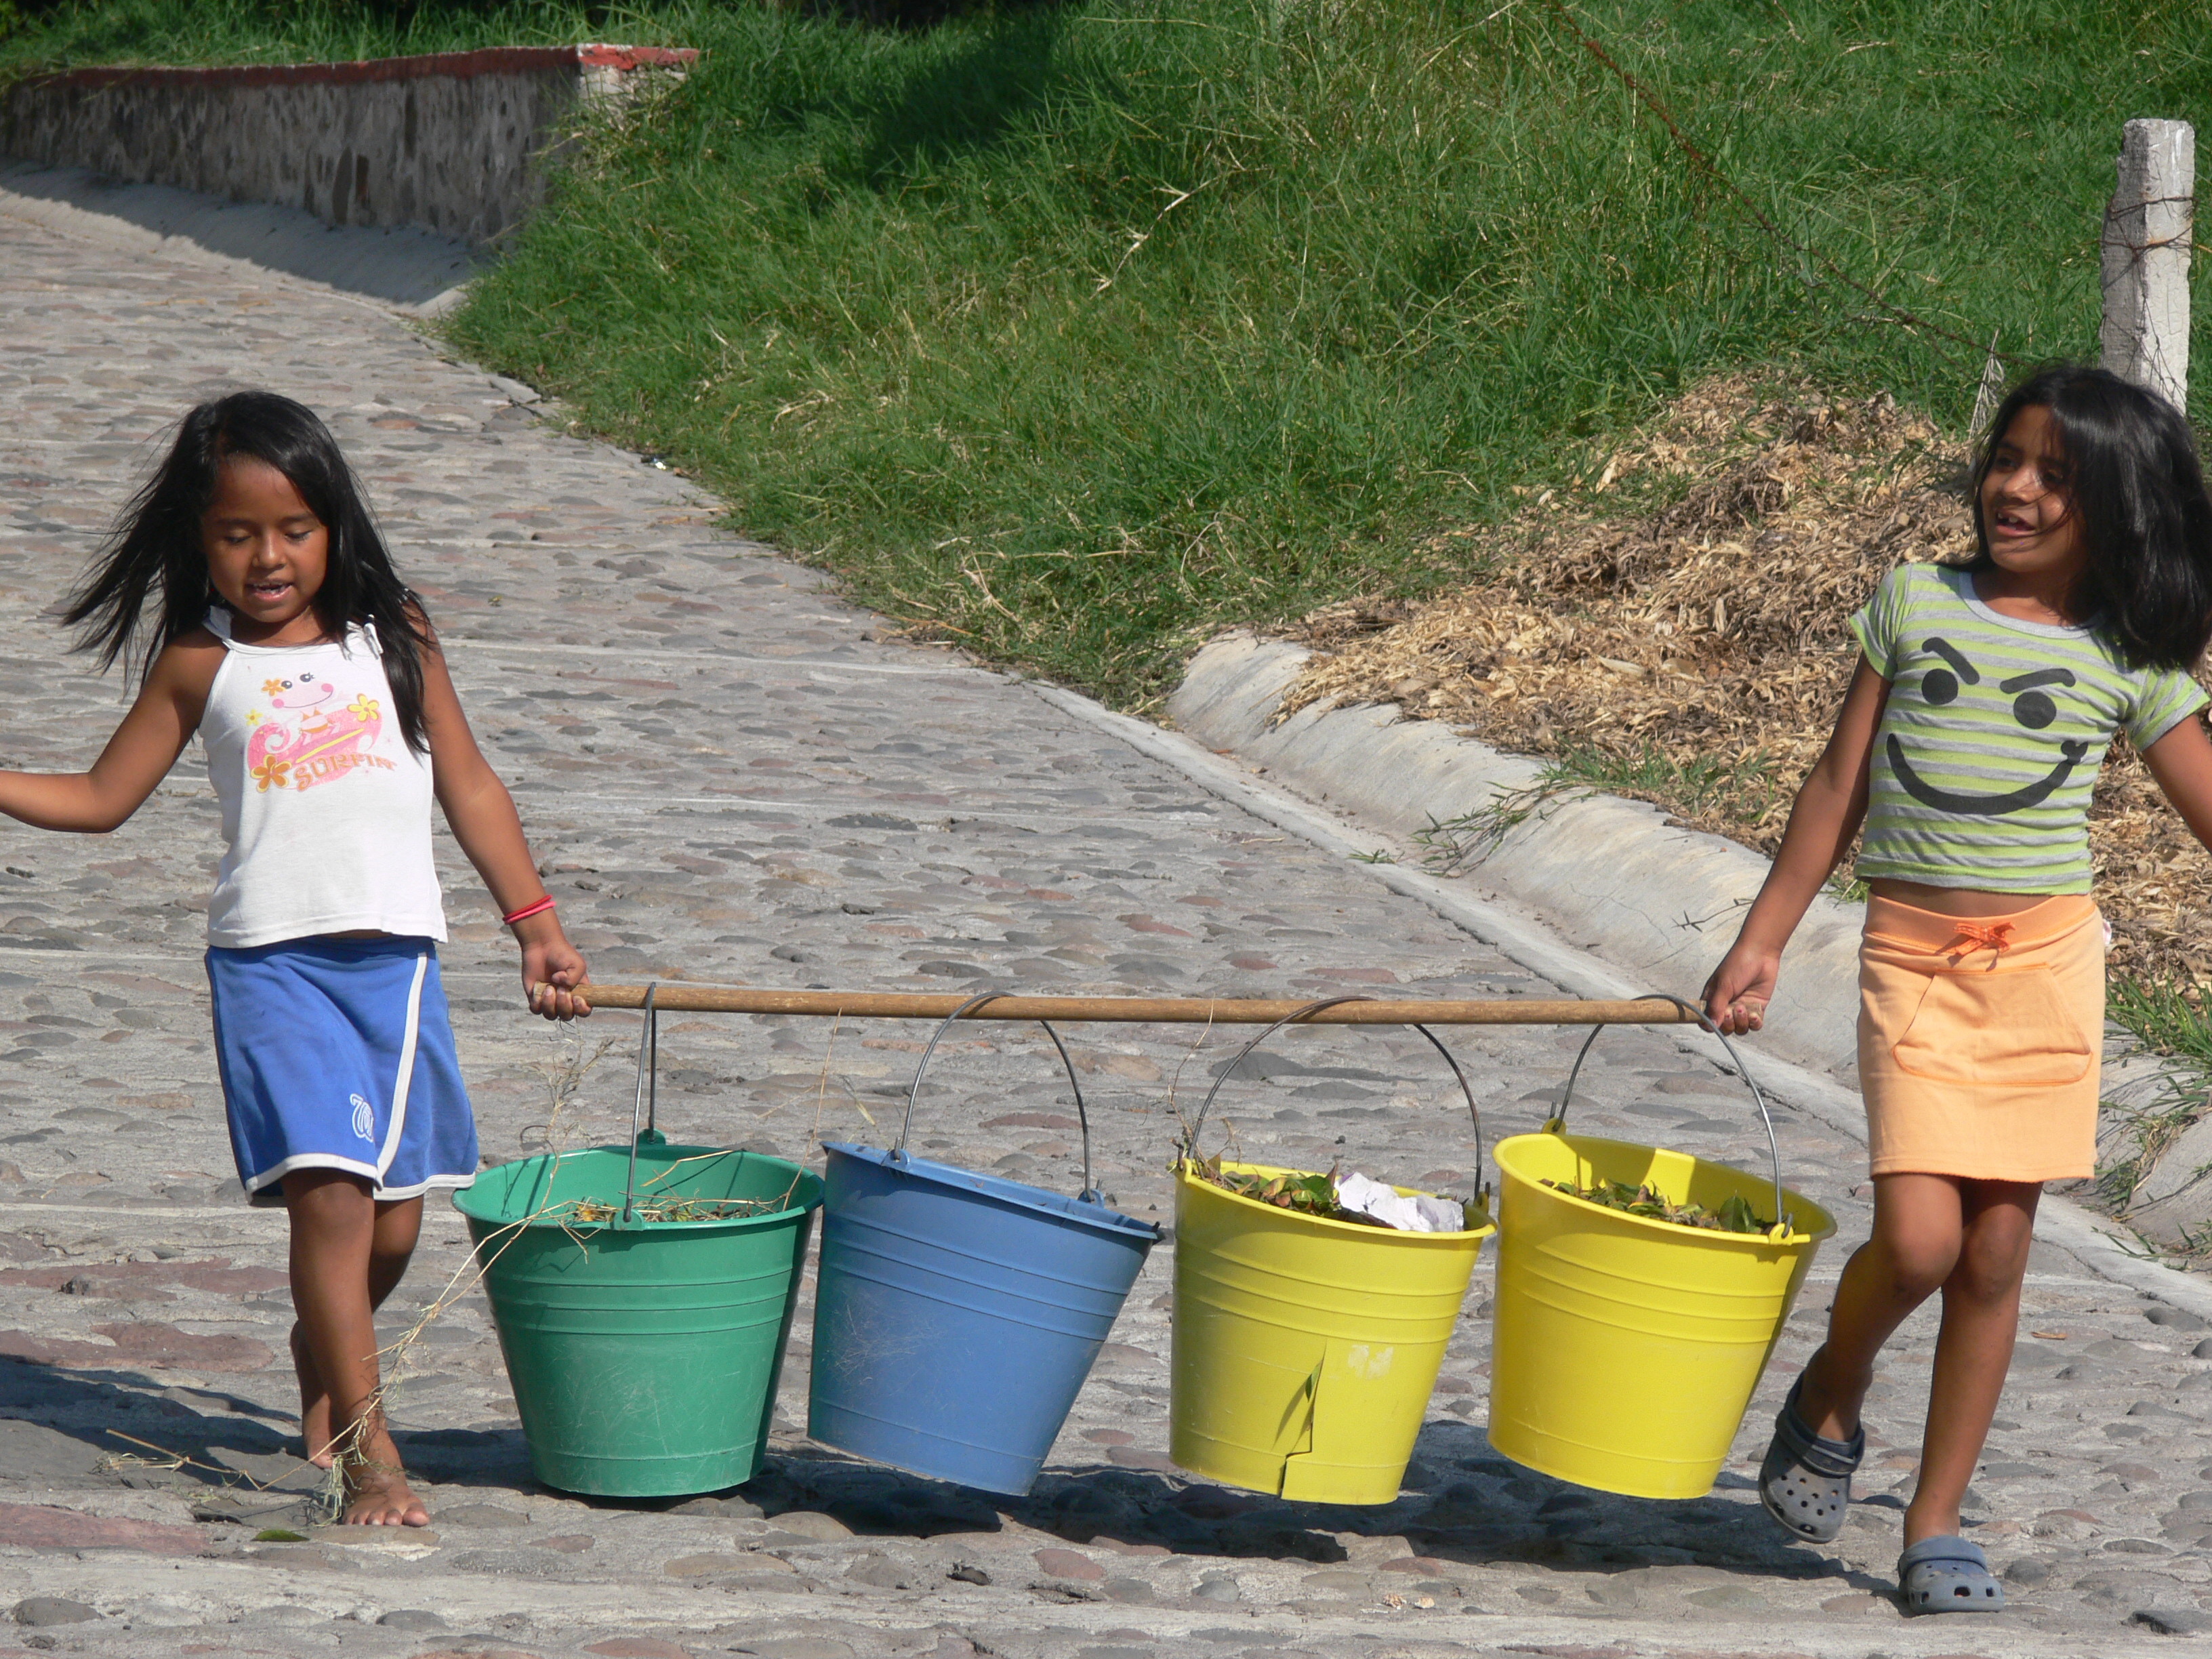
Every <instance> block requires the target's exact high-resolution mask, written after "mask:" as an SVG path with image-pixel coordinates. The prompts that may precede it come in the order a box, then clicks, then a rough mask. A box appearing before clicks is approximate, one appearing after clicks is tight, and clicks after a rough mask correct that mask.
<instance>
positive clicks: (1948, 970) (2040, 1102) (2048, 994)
mask: <svg viewBox="0 0 2212 1659" xmlns="http://www.w3.org/2000/svg"><path fill="white" fill-rule="evenodd" d="M2104 1034H2105V928H2104V918H2103V917H2102V916H2101V915H2099V914H2098V911H2097V907H2096V905H2095V904H2094V903H2093V902H2091V901H2090V900H2089V899H2088V898H2087V896H2085V895H2081V894H2062V895H2060V896H2057V897H2055V898H2047V899H2045V900H2043V901H2042V902H2040V903H2038V904H2034V905H2032V906H2030V907H2029V908H2027V909H2024V910H2019V911H2015V912H2014V913H2013V914H2012V915H2002V916H1983V917H1978V918H1975V919H1973V920H1971V921H1969V920H1965V919H1962V918H1960V917H1957V916H1944V915H1936V913H1935V912H1934V911H1931V910H1923V909H1920V908H1917V907H1915V906H1913V905H1910V904H1900V903H1899V902H1897V901H1896V900H1894V899H1885V898H1872V899H1869V900H1868V901H1867V921H1866V937H1865V939H1863V941H1862V942H1861V944H1860V946H1859V1090H1860V1092H1861V1093H1862V1094H1863V1095H1864V1096H1865V1097H1866V1109H1867V1143H1868V1150H1869V1152H1871V1153H1872V1155H1873V1167H1874V1173H1875V1174H1876V1175H1899V1174H1904V1173H1906V1172H1908V1171H1910V1172H1916V1173H1919V1174H1924V1175H1946V1176H1960V1177H1963V1178H1965V1179H1968V1180H1975V1181H2024V1182H2025V1181H2065V1180H2072V1179H2076V1178H2079V1177H2081V1176H2090V1175H2093V1174H2095V1173H2096V1166H2097V1097H2098V1085H2099V1062H2100V1058H2101V1056H2102V1052H2103V1048H2104Z"/></svg>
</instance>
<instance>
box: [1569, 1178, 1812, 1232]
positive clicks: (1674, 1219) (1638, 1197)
mask: <svg viewBox="0 0 2212 1659" xmlns="http://www.w3.org/2000/svg"><path fill="white" fill-rule="evenodd" d="M1542 1184H1543V1185H1544V1186H1547V1187H1549V1188H1551V1189H1552V1190H1553V1192H1557V1193H1565V1194H1567V1196H1568V1197H1570V1198H1579V1199H1581V1200H1583V1202H1584V1203H1585V1204H1595V1205H1597V1206H1600V1207H1601V1208H1603V1209H1607V1210H1619V1211H1620V1212H1621V1213H1622V1214H1624V1215H1634V1216H1642V1217H1643V1218H1644V1219H1645V1220H1647V1221H1663V1222H1665V1223H1667V1224H1668V1225H1669V1226H1674V1227H1697V1228H1700V1229H1702V1230H1704V1231H1706V1232H1712V1233H1766V1232H1769V1231H1772V1229H1773V1225H1774V1224H1773V1223H1772V1222H1771V1221H1762V1220H1761V1219H1759V1214H1758V1212H1756V1211H1755V1210H1753V1208H1752V1207H1751V1201H1750V1200H1748V1199H1747V1198H1745V1197H1744V1195H1743V1194H1741V1193H1730V1194H1729V1195H1728V1196H1727V1197H1726V1198H1724V1199H1723V1200H1721V1202H1720V1207H1719V1208H1717V1209H1707V1208H1706V1207H1705V1206H1704V1205H1702V1204H1674V1203H1670V1202H1668V1199H1667V1196H1666V1194H1663V1193H1661V1192H1658V1191H1656V1189H1654V1188H1652V1187H1651V1186H1650V1185H1649V1184H1648V1183H1647V1184H1645V1185H1644V1186H1641V1187H1631V1186H1630V1185H1628V1184H1627V1183H1626V1182H1620V1181H1601V1182H1598V1183H1597V1184H1596V1185H1595V1186H1592V1187H1577V1186H1576V1185H1575V1184H1574V1183H1573V1182H1570V1181H1547V1182H1543V1183H1542Z"/></svg>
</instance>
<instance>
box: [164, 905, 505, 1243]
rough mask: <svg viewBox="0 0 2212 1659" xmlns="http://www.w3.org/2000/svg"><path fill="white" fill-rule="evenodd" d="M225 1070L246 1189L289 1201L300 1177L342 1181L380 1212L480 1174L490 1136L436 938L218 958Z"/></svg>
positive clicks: (260, 1198) (260, 1197) (305, 943)
mask: <svg viewBox="0 0 2212 1659" xmlns="http://www.w3.org/2000/svg"><path fill="white" fill-rule="evenodd" d="M207 970H208V985H209V987H210V990H211V991H212V992H213V994H214V1000H215V1048H216V1064H217V1065H218V1066H219V1067H220V1068H221V1070H222V1097H223V1104H224V1107H225V1109H226V1110H227V1113H228V1117H229V1120H230V1148H231V1152H232V1154H233V1156H234V1157H235V1158H237V1160H238V1178H239V1181H240V1182H241V1183H242V1184H243V1185H244V1186H245V1188H246V1194H247V1195H248V1196H249V1197H250V1198H251V1199H252V1201H254V1202H255V1203H258V1204H281V1203H282V1202H283V1190H284V1188H283V1181H284V1176H285V1174H286V1172H287V1171H288V1170H345V1171H346V1172H347V1173H349V1174H350V1175H357V1176H361V1177H362V1179H363V1180H365V1181H367V1182H368V1183H369V1186H370V1188H371V1189H372V1191H373V1193H374V1196H375V1197H376V1198H377V1200H379V1201H380V1202H385V1201H391V1200H398V1199H406V1198H417V1197H420V1196H421V1195H422V1194H424V1193H426V1192H428V1190H429V1189H430V1188H433V1187H447V1188H453V1187H466V1186H468V1185H470V1184H471V1182H474V1181H475V1180H476V1176H477V1126H476V1117H475V1115H474V1114H473V1113H472V1112H471V1111H470V1109H469V1097H468V1091H467V1090H466V1089H465V1087H464V1086H463V1085H462V1083H461V1067H460V1060H459V1056H458V1055H456V1054H454V1052H453V1021H452V1018H451V1017H450V1016H449V1015H448V1014H447V1009H446V993H445V989H444V987H443V986H442V985H441V983H440V982H439V979H438V948H437V945H435V943H434V942H433V941H431V940H429V939H286V940H284V941H283V943H281V944H277V945H257V946H255V947H253V948H252V949H250V950H243V951H231V950H222V949H210V951H208V953H207Z"/></svg>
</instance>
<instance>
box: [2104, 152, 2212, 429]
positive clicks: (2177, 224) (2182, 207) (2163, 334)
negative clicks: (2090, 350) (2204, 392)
mask: <svg viewBox="0 0 2212 1659" xmlns="http://www.w3.org/2000/svg"><path fill="white" fill-rule="evenodd" d="M2196 195H2197V133H2196V130H2195V129H2194V128H2192V127H2191V125H2189V123H2188V122H2186V121H2130V122H2129V123H2128V124H2127V126H2126V128H2125V137H2124V138H2123V139H2122V141H2121V144H2120V161H2119V185H2118V188H2117V189H2116V190H2114V191H2113V192H2112V205H2111V206H2110V207H2108V208H2106V210H2105V232H2104V237H2103V255H2104V258H2103V268H2104V270H2103V275H2104V288H2105V321H2104V328H2103V331H2102V333H2101V335H2100V344H2101V345H2102V347H2103V351H2104V363H2105V367H2106V368H2109V369H2111V370H2112V372H2113V373H2114V374H2119V375H2122V376H2124V377H2125V378H2126V379H2128V380H2133V381H2134V382H2135V383H2136V385H2138V386H2148V388H2149V389H2150V390H2152V391H2154V392H2157V393H2159V394H2160V396H2161V397H2163V398H2166V400H2167V401H2168V402H2170V403H2171V404H2173V406H2174V407H2175V408H2176V409H2180V410H2186V409H2187V408H2188V407H2189V250H2190V243H2191V240H2192V235H2193V230H2194V224H2195V220H2196Z"/></svg>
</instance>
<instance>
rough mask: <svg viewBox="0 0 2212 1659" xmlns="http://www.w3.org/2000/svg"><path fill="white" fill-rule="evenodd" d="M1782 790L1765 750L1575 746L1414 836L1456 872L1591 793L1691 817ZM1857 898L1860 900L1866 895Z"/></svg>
mask: <svg viewBox="0 0 2212 1659" xmlns="http://www.w3.org/2000/svg"><path fill="white" fill-rule="evenodd" d="M1782 787H1784V784H1783V781H1782V780H1781V779H1779V778H1778V777H1777V776H1776V775H1775V774H1774V764H1773V762H1772V761H1771V759H1770V758H1769V757H1767V756H1766V755H1765V754H1764V753H1762V752H1757V751H1754V752H1753V753H1752V754H1749V755H1746V756H1743V757H1739V758H1736V759H1734V760H1723V759H1720V758H1718V757H1711V756H1699V757H1695V758H1693V759H1692V760H1690V761H1687V762H1683V761H1678V760H1676V759H1674V757H1672V756H1669V755H1668V754H1667V753H1666V752H1665V751H1664V750H1662V749H1660V748H1659V747H1658V746H1657V745H1656V744H1651V743H1648V742H1646V743H1640V744H1635V745H1633V746H1631V747H1626V748H1622V749H1619V750H1612V749H1603V748H1600V747H1599V746H1597V745H1596V744H1572V745H1571V746H1569V747H1568V748H1566V749H1565V750H1562V751H1561V752H1560V753H1559V754H1557V755H1554V756H1550V757H1547V758H1546V759H1545V760H1544V762H1543V763H1542V765H1541V769H1540V770H1539V771H1538V773H1537V776H1536V780H1535V781H1534V782H1533V783H1530V784H1528V785H1526V786H1524V787H1521V788H1518V789H1501V790H1499V791H1498V793H1497V795H1496V797H1495V798H1494V799H1492V801H1491V802H1490V804H1489V805H1486V806H1483V807H1481V808H1480V809H1478V810H1477V811H1473V812H1468V813H1466V814H1463V815H1462V816H1461V817H1455V818H1443V819H1438V818H1433V817H1432V818H1431V819H1430V820H1429V823H1428V827H1427V828H1425V829H1417V830H1415V831H1414V832H1413V841H1414V842H1415V844H1417V845H1418V846H1419V847H1420V848H1422V858H1421V861H1422V862H1423V863H1424V864H1425V865H1426V866H1428V867H1429V868H1430V869H1431V870H1433V871H1435V872H1437V874H1439V875H1457V874H1459V873H1461V872H1463V871H1466V870H1468V869H1471V868H1473V867H1474V866H1476V865H1478V864H1480V863H1481V862H1482V860H1484V859H1486V858H1487V857H1489V856H1490V854H1492V853H1493V852H1495V851H1496V850H1497V848H1498V843H1499V842H1502V841H1503V840H1504V838H1505V837H1506V836H1508V835H1510V833H1512V831H1513V830H1515V829H1517V828H1519V827H1520V826H1521V825H1522V823H1526V822H1528V819H1530V818H1532V817H1534V818H1542V817H1547V816H1548V815H1549V814H1550V812H1551V811H1553V808H1554V806H1555V805H1556V804H1558V803H1560V802H1564V801H1567V800H1571V799H1574V798H1575V797H1577V796H1578V795H1581V794H1583V793H1588V792H1589V791H1592V790H1601V791H1604V792H1605V793H1609V794H1615V795H1626V796H1629V797H1631V798H1632V799H1638V800H1645V801H1650V802H1651V803H1652V804H1653V805H1658V806H1662V807H1665V808H1667V809H1668V811H1675V812H1687V813H1696V812H1699V811H1704V810H1705V808H1706V807H1707V806H1709V805H1712V804H1713V803H1715V802H1717V801H1719V800H1722V799H1726V800H1729V801H1730V802H1731V803H1737V804H1740V810H1744V811H1750V812H1753V813H1757V812H1759V811H1765V808H1766V806H1767V805H1769V804H1770V803H1771V801H1772V800H1773V799H1774V798H1775V795H1776V793H1777V792H1778V790H1780V789H1781V788H1782ZM1861 896H1862V897H1863V896H1864V895H1863V893H1862V894H1861Z"/></svg>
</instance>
